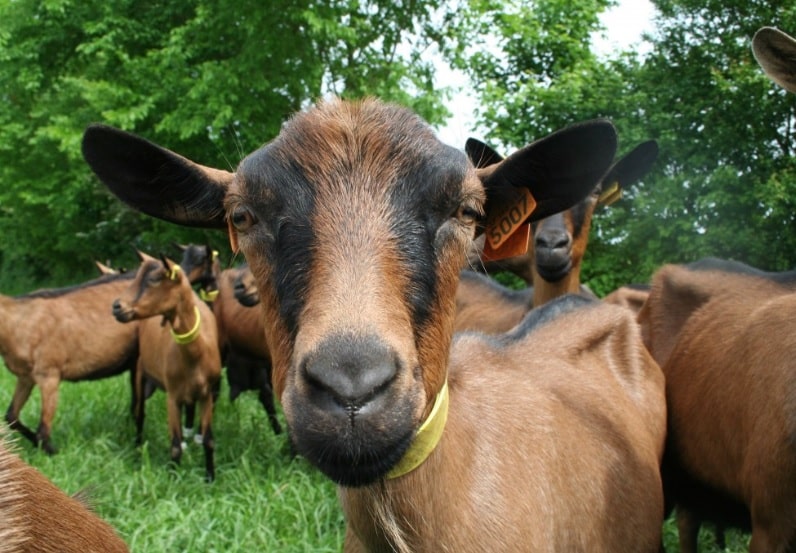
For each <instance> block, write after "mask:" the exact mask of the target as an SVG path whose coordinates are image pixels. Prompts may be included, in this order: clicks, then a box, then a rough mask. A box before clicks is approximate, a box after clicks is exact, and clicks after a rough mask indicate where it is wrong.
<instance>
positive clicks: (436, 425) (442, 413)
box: [387, 380, 448, 478]
mask: <svg viewBox="0 0 796 553" xmlns="http://www.w3.org/2000/svg"><path fill="white" fill-rule="evenodd" d="M447 420H448V381H447V380H446V381H445V384H443V385H442V389H441V390H440V391H439V393H438V394H437V399H435V400H434V407H433V408H432V409H431V413H430V414H429V415H428V418H427V419H426V420H425V421H423V424H422V425H421V426H420V428H419V429H418V431H417V434H416V435H415V438H414V440H412V444H411V445H410V446H409V449H408V450H407V452H406V453H404V456H403V457H402V458H401V460H400V461H398V464H397V465H395V466H394V467H393V468H392V470H390V472H388V473H387V478H398V477H399V476H403V475H404V474H406V473H408V472H411V471H413V470H414V469H416V468H417V467H419V466H420V465H421V464H422V463H423V461H425V460H426V459H427V458H428V456H429V455H431V452H432V451H434V448H435V447H437V444H438V443H439V440H440V438H441V437H442V431H443V430H444V429H445V422H446V421H447Z"/></svg>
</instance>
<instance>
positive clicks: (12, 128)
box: [0, 0, 447, 290]
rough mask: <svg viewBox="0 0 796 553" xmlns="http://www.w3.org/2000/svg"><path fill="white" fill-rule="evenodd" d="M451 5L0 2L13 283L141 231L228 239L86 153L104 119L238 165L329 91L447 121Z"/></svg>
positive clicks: (216, 162) (3, 210)
mask: <svg viewBox="0 0 796 553" xmlns="http://www.w3.org/2000/svg"><path fill="white" fill-rule="evenodd" d="M438 8H439V5H438V2H437V1H436V0H428V1H414V2H408V3H406V4H405V5H404V4H396V3H394V2H388V1H386V0H372V1H364V2H360V1H357V0H340V1H335V2H319V1H316V0H298V1H290V2H287V1H284V0H275V1H272V2H268V3H267V4H262V3H260V2H253V1H251V0H243V1H242V2H234V3H233V2H230V1H229V0H187V1H185V2H179V3H173V2H172V3H168V2H147V1H143V0H111V1H103V2H99V1H97V0H88V1H80V2H78V1H76V0H50V1H46V2H39V1H33V0H20V1H16V2H4V3H2V4H0V52H2V54H0V55H1V56H2V61H3V63H2V66H1V67H0V83H2V86H0V90H2V91H3V92H2V102H0V182H2V184H3V186H2V188H0V235H2V236H3V237H4V240H3V244H2V246H0V275H2V277H0V287H1V288H0V289H3V290H8V289H9V288H12V289H14V287H15V283H17V282H22V283H23V285H28V283H33V282H43V281H48V282H56V283H64V282H74V281H75V280H79V279H81V278H83V277H84V276H85V275H88V274H91V271H92V270H93V267H92V265H91V261H92V259H95V258H99V259H106V258H111V259H123V260H125V261H123V262H121V263H122V264H127V265H131V264H132V260H133V259H134V257H133V253H132V249H131V248H130V244H131V243H132V244H134V245H136V246H137V247H139V248H141V249H144V250H151V249H160V248H164V247H165V245H166V244H168V243H169V242H171V241H175V240H179V241H183V242H185V241H194V242H210V243H212V244H214V245H216V246H217V247H223V243H224V240H225V239H224V237H223V236H221V235H219V233H212V232H204V231H191V230H186V229H181V228H178V227H176V226H174V225H169V224H167V223H163V222H158V221H155V220H153V219H151V218H148V217H145V216H142V215H139V214H136V213H133V212H132V211H131V210H129V209H128V208H126V207H124V206H123V205H121V204H120V203H119V202H118V201H117V200H116V199H114V198H112V197H111V196H110V194H108V193H107V192H106V191H105V190H104V188H103V187H102V186H101V185H99V183H98V181H97V180H96V178H95V177H94V176H93V175H92V174H91V173H90V171H89V170H88V168H87V166H86V165H85V163H84V162H83V160H82V157H81V154H80V139H81V136H82V133H83V130H84V129H85V127H86V125H88V124H89V123H91V122H95V121H101V122H104V123H108V124H111V125H114V126H118V127H120V128H123V129H125V130H129V131H132V132H136V133H138V134H141V135H143V136H146V137H147V138H149V139H151V140H153V141H155V142H158V143H160V144H166V145H168V146H169V147H170V148H172V149H174V150H176V151H180V152H181V153H183V154H185V155H187V156H189V157H191V158H193V159H196V160H197V161H200V162H202V163H204V164H206V165H213V166H218V167H228V168H233V167H234V166H235V165H236V164H237V162H238V160H239V159H240V157H241V156H242V155H243V154H245V153H248V152H249V151H251V150H253V149H254V148H256V147H258V146H259V145H260V144H262V143H263V142H264V141H267V140H269V139H270V138H271V137H273V136H275V135H276V134H277V133H278V131H279V128H280V126H281V124H282V122H283V121H284V120H285V118H287V117H288V116H289V115H290V114H292V113H293V112H295V111H296V110H298V109H300V108H302V107H304V106H306V105H307V104H308V103H310V102H312V101H314V100H315V99H317V98H319V97H321V96H323V95H325V94H330V93H338V94H342V95H344V96H348V97H353V96H361V95H366V94H377V95H379V96H381V97H383V98H385V99H387V100H394V101H398V102H402V103H405V104H407V105H409V106H410V107H412V108H414V109H415V110H417V111H418V112H419V113H420V115H422V116H424V117H425V118H426V119H427V120H429V121H430V122H431V123H439V122H441V121H442V119H443V118H444V117H445V116H446V114H447V112H446V110H445V108H444V107H443V100H444V98H445V90H444V88H439V89H438V88H436V87H435V83H434V82H433V79H432V78H431V77H432V72H431V70H430V65H429V62H428V61H424V58H423V57H422V56H423V52H424V51H425V50H427V49H428V48H429V47H430V45H431V44H433V43H434V42H435V41H436V40H437V38H438V37H437V36H436V35H435V34H434V33H435V25H434V21H433V20H434V17H436V14H437V11H438ZM373 13H378V14H379V17H378V18H375V20H374V18H373V17H369V16H368V14H373ZM373 21H375V22H373ZM407 37H411V38H412V41H413V42H412V43H411V44H409V46H408V47H405V48H399V47H398V45H403V44H405V43H406V41H405V39H406V38H407ZM154 253H157V252H154ZM127 260H129V262H127ZM16 286H19V284H16Z"/></svg>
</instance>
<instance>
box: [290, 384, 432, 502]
mask: <svg viewBox="0 0 796 553" xmlns="http://www.w3.org/2000/svg"><path fill="white" fill-rule="evenodd" d="M384 399H385V398H384V397H382V398H380V399H377V400H375V401H374V402H373V403H375V404H377V405H374V404H373V403H371V404H369V405H367V406H365V407H362V408H359V409H350V408H343V407H341V406H334V405H330V404H328V403H326V404H325V405H320V404H317V403H315V402H313V401H309V402H305V401H302V400H299V401H298V402H295V403H293V402H292V401H289V403H290V404H291V405H290V406H289V407H288V409H287V410H286V412H285V415H286V417H287V420H288V427H289V428H290V436H291V439H292V441H293V444H294V446H295V450H296V451H297V452H298V453H300V454H301V455H302V456H303V457H304V458H306V459H307V460H308V461H309V462H310V463H312V464H313V465H315V466H316V467H317V468H318V469H319V470H320V471H321V472H322V473H324V474H325V475H326V476H327V477H329V478H330V479H331V480H332V481H334V482H335V483H337V484H339V485H341V486H346V487H359V486H366V485H368V484H372V483H374V482H376V481H378V480H379V479H381V478H384V477H385V476H386V475H387V473H388V472H389V471H390V470H391V469H392V468H393V467H394V466H395V465H396V464H397V463H398V462H399V461H400V460H401V458H402V457H403V455H404V453H406V451H407V449H408V448H409V446H410V445H411V443H412V439H413V438H414V435H415V432H416V430H417V426H418V425H417V421H416V418H415V416H413V414H414V412H415V411H416V409H415V402H414V401H412V400H411V399H409V398H406V397H402V398H400V399H398V398H392V400H387V401H384ZM314 403H315V404H314Z"/></svg>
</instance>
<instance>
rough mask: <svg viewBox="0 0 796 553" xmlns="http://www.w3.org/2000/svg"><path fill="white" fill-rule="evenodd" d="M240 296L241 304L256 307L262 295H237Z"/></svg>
mask: <svg viewBox="0 0 796 553" xmlns="http://www.w3.org/2000/svg"><path fill="white" fill-rule="evenodd" d="M235 297H236V298H238V301H239V302H240V304H241V305H242V306H244V307H254V306H255V305H257V304H258V303H260V295H259V294H256V293H255V294H240V295H237V296H235Z"/></svg>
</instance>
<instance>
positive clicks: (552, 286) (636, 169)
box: [465, 138, 658, 307]
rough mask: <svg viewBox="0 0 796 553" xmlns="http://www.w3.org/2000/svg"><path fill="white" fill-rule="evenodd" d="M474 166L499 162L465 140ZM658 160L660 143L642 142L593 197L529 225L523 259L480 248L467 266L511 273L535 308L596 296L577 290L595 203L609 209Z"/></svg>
mask: <svg viewBox="0 0 796 553" xmlns="http://www.w3.org/2000/svg"><path fill="white" fill-rule="evenodd" d="M465 150H466V151H467V154H468V156H469V157H470V159H471V160H473V163H475V165H476V167H488V166H489V165H492V164H494V163H499V162H500V161H501V160H502V159H503V158H502V156H500V155H499V154H498V153H497V152H495V151H494V150H493V149H492V148H490V147H489V146H487V145H486V144H484V143H482V142H480V141H478V140H475V139H472V138H471V139H469V140H468V141H467V144H466V146H465ZM657 157H658V143H657V142H656V141H654V140H649V141H647V142H643V143H641V144H639V145H638V146H636V147H635V148H633V149H632V150H631V151H630V152H628V153H627V154H625V155H624V156H622V157H621V158H620V159H618V160H617V161H616V162H615V163H614V164H613V165H612V167H611V168H610V170H609V171H608V173H607V174H606V175H605V177H604V178H603V179H602V180H601V181H600V182H599V183H597V185H596V186H595V187H594V189H593V190H592V193H591V194H590V195H588V196H587V197H586V198H584V199H583V200H582V201H580V202H578V203H577V204H576V205H574V206H572V207H571V208H569V209H566V210H564V211H561V212H559V213H554V214H552V215H550V216H548V217H545V218H544V219H541V220H539V221H536V222H535V223H534V224H533V233H532V235H531V240H530V242H529V244H528V251H527V252H526V253H525V254H524V255H519V256H515V257H509V258H507V259H500V260H489V259H479V256H480V255H481V251H482V250H483V247H482V246H480V240H479V241H478V242H477V243H479V248H477V249H475V250H474V251H473V252H471V256H470V261H471V263H470V265H471V267H473V268H474V269H479V270H484V271H486V272H487V273H494V272H497V271H510V272H512V273H514V274H516V275H517V276H519V277H520V278H522V279H523V280H525V282H526V283H527V284H528V285H529V286H531V285H532V286H533V292H534V301H533V305H534V306H536V307H538V306H540V305H542V304H543V303H544V302H546V301H550V300H551V299H553V298H555V297H558V296H561V295H563V294H583V295H585V296H587V297H596V296H594V294H593V293H592V292H591V291H590V290H589V289H588V288H586V287H584V286H583V285H581V282H580V271H581V264H582V262H583V255H584V254H585V253H586V246H587V244H588V241H589V231H590V229H591V221H592V216H593V214H594V210H595V209H596V208H597V205H598V204H601V203H603V204H606V205H608V204H611V203H613V202H614V201H615V200H616V199H618V198H619V196H621V192H622V189H623V188H626V187H627V186H629V185H631V184H633V183H635V182H636V181H637V180H639V179H640V178H641V177H643V176H644V175H646V174H647V173H648V172H649V170H650V169H651V168H652V164H653V163H654V162H655V160H656V159H657Z"/></svg>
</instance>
